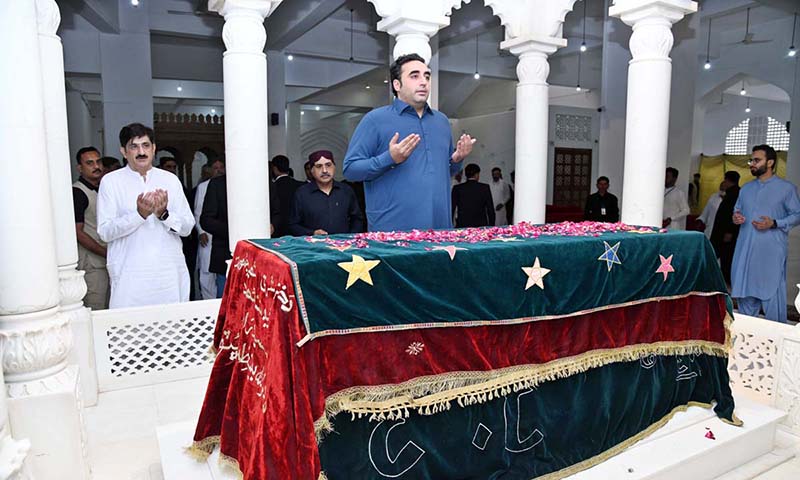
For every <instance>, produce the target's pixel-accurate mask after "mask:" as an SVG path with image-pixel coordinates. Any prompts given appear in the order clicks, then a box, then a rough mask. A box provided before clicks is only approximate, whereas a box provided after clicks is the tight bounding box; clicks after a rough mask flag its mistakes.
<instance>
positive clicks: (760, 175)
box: [731, 145, 800, 323]
mask: <svg viewBox="0 0 800 480" xmlns="http://www.w3.org/2000/svg"><path fill="white" fill-rule="evenodd" d="M777 162H778V155H777V154H776V153H775V149H773V148H772V147H770V146H769V145H756V146H755V147H753V157H752V159H751V160H750V162H749V163H750V173H752V174H753V176H754V177H756V178H757V180H755V181H752V182H748V183H746V184H745V185H744V186H743V187H742V189H741V190H740V192H739V200H738V201H737V202H736V206H735V207H734V213H733V223H735V224H737V225H740V229H739V238H738V239H737V241H736V251H735V253H734V254H733V271H732V275H731V276H732V278H731V279H732V285H731V286H732V287H733V288H732V289H731V296H732V297H734V298H735V299H736V301H737V304H738V308H739V311H740V312H741V313H743V314H745V315H750V316H753V317H756V316H758V315H759V313H760V311H761V310H764V316H765V317H766V318H767V319H769V320H775V321H777V322H783V323H786V256H787V250H788V247H789V245H788V244H789V231H790V230H791V229H792V228H794V227H795V226H797V225H798V224H800V197H798V195H797V187H795V186H794V185H793V184H791V183H790V182H787V181H786V180H783V179H782V178H778V176H777V175H775V169H776V164H777Z"/></svg>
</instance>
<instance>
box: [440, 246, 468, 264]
mask: <svg viewBox="0 0 800 480" xmlns="http://www.w3.org/2000/svg"><path fill="white" fill-rule="evenodd" d="M432 250H442V251H444V252H447V254H448V255H450V260H451V261H452V260H454V259H455V258H456V252H457V251H459V250H466V248H461V247H456V246H455V245H448V246H446V247H440V246H436V247H433V249H432Z"/></svg>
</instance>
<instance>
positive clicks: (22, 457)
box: [0, 344, 31, 480]
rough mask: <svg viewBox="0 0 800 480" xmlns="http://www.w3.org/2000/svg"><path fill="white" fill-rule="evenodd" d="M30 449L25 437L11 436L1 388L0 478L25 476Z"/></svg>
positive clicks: (13, 479) (0, 381) (16, 479)
mask: <svg viewBox="0 0 800 480" xmlns="http://www.w3.org/2000/svg"><path fill="white" fill-rule="evenodd" d="M2 357H3V347H2V345H1V344H0V358H2ZM0 385H3V386H5V381H4V378H3V363H2V362H0ZM30 449H31V442H30V441H28V440H27V439H24V440H15V439H14V438H12V437H11V429H10V428H9V426H8V407H7V406H6V391H5V388H3V390H2V391H0V478H3V479H9V480H22V479H24V478H26V476H25V475H26V472H25V470H27V469H26V468H25V462H26V457H27V455H28V451H29V450H30ZM28 461H29V460H28Z"/></svg>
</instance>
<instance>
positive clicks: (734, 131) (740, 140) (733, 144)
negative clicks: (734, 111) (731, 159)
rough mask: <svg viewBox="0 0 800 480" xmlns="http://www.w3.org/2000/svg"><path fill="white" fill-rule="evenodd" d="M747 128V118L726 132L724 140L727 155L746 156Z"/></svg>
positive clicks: (748, 121)
mask: <svg viewBox="0 0 800 480" xmlns="http://www.w3.org/2000/svg"><path fill="white" fill-rule="evenodd" d="M749 126H750V119H749V118H748V119H745V120H744V121H742V123H740V124H739V125H736V126H735V127H733V128H731V129H730V131H728V136H727V137H726V138H725V153H727V154H728V155H746V154H747V153H748V148H747V140H748V139H747V131H748V130H749Z"/></svg>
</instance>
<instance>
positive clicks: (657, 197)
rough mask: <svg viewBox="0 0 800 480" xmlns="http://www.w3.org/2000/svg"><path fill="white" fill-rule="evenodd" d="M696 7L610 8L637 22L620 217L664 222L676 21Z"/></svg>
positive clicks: (673, 0)
mask: <svg viewBox="0 0 800 480" xmlns="http://www.w3.org/2000/svg"><path fill="white" fill-rule="evenodd" d="M695 11H697V3H696V2H693V1H689V0H616V1H615V2H614V6H612V7H611V9H610V11H609V14H610V15H612V16H615V17H619V18H620V19H621V20H622V21H623V22H625V23H626V24H627V25H630V26H631V27H633V33H632V34H631V40H630V50H631V54H632V56H633V58H632V60H631V61H630V63H629V67H628V100H627V107H626V117H625V169H624V178H625V181H624V184H623V186H622V198H623V201H622V221H623V222H625V223H628V224H632V225H649V226H654V227H655V226H658V227H660V226H661V220H662V211H663V205H664V169H665V168H666V164H667V141H668V138H667V137H668V133H669V100H670V87H671V77H672V62H671V60H670V58H669V52H670V50H672V43H673V38H672V30H671V28H672V24H673V23H675V22H677V21H678V20H680V19H682V18H683V16H684V15H686V14H687V13H692V12H695Z"/></svg>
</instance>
